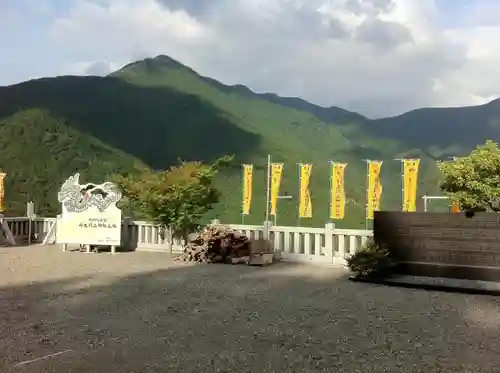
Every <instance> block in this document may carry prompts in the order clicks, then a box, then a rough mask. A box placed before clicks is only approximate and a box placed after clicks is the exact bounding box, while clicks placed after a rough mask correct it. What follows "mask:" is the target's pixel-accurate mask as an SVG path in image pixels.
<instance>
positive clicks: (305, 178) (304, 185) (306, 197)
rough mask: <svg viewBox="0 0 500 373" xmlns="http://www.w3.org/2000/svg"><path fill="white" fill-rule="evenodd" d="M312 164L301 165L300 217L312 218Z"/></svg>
mask: <svg viewBox="0 0 500 373" xmlns="http://www.w3.org/2000/svg"><path fill="white" fill-rule="evenodd" d="M311 172H312V164H301V165H300V198H299V217H300V218H312V201H311V191H310V190H309V181H310V179H311Z"/></svg>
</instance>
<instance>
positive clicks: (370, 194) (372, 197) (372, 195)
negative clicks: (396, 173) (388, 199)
mask: <svg viewBox="0 0 500 373" xmlns="http://www.w3.org/2000/svg"><path fill="white" fill-rule="evenodd" d="M381 168H382V161H368V191H367V206H366V219H369V220H373V216H374V213H375V211H379V210H380V199H381V197H382V183H381V182H380V171H381Z"/></svg>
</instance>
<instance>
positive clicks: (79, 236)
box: [56, 174, 122, 246]
mask: <svg viewBox="0 0 500 373" xmlns="http://www.w3.org/2000/svg"><path fill="white" fill-rule="evenodd" d="M79 178H80V175H79V174H75V175H73V176H71V177H69V178H68V180H66V181H65V182H64V184H63V185H62V187H61V189H60V190H59V193H58V199H59V202H61V204H62V214H61V215H60V216H59V217H58V219H57V230H56V242H57V243H60V244H64V243H66V244H81V245H110V246H119V245H120V244H121V225H122V212H121V210H120V209H119V208H118V207H116V203H117V202H118V201H119V200H120V199H121V197H122V193H121V191H120V190H119V188H118V187H117V186H116V185H115V184H113V183H111V182H105V183H103V184H90V183H89V184H84V185H80V184H79Z"/></svg>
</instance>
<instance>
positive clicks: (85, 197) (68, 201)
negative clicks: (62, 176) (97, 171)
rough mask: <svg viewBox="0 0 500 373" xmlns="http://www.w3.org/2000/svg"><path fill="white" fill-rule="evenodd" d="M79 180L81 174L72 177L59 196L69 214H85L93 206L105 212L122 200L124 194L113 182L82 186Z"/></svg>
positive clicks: (65, 183) (62, 187) (63, 186)
mask: <svg viewBox="0 0 500 373" xmlns="http://www.w3.org/2000/svg"><path fill="white" fill-rule="evenodd" d="M79 179H80V174H79V173H76V174H74V175H73V176H70V177H69V178H68V179H67V180H66V181H65V182H64V184H63V185H62V186H61V189H60V190H59V193H58V194H57V199H58V200H59V202H60V203H62V204H63V205H64V207H65V208H66V211H68V212H83V211H85V210H87V209H88V208H90V207H91V206H95V207H97V208H98V209H99V211H100V212H104V211H106V209H108V208H109V207H110V206H111V205H115V204H116V203H117V202H118V201H119V200H120V199H121V198H122V192H121V191H120V189H119V188H118V186H117V185H116V184H114V183H112V182H109V181H107V182H105V183H102V184H92V183H88V184H83V185H80V183H79Z"/></svg>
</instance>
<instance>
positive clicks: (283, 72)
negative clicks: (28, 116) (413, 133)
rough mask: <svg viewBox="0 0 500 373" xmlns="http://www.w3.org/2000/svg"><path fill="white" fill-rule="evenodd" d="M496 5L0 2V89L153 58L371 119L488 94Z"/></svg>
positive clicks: (497, 70) (488, 1)
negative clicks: (164, 58) (169, 59)
mask: <svg viewBox="0 0 500 373" xmlns="http://www.w3.org/2000/svg"><path fill="white" fill-rule="evenodd" d="M499 41H500V1H499V0H0V50H1V51H2V52H1V58H0V85H7V84H13V83H16V82H19V81H23V80H27V79H31V78H37V77H42V76H55V75H61V74H78V75H79V74H97V75H102V74H106V73H108V72H109V71H111V70H113V69H116V68H119V67H121V66H122V65H124V64H126V63H128V62H130V61H132V60H137V59H141V58H144V57H152V56H155V55H158V54H166V55H169V56H171V57H173V58H175V59H177V60H179V61H180V62H182V63H184V64H186V65H189V66H190V67H192V68H194V69H195V70H197V71H198V72H199V73H200V74H202V75H208V76H211V77H213V78H216V79H219V80H221V81H222V82H224V83H226V84H237V83H241V84H246V85H248V86H249V87H250V88H252V89H254V90H256V91H257V92H275V93H278V94H280V95H285V96H299V97H302V98H305V99H307V100H309V101H312V102H314V103H317V104H321V105H325V106H331V105H336V106H341V107H344V108H346V109H350V110H355V111H358V112H361V113H363V114H366V115H368V116H372V117H378V116H386V115H393V114H399V113H401V112H404V111H408V110H411V109H413V108H416V107H422V106H458V105H470V104H478V103H484V102H486V101H489V100H491V99H493V98H496V97H499V96H500V47H498V45H499Z"/></svg>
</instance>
